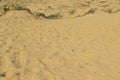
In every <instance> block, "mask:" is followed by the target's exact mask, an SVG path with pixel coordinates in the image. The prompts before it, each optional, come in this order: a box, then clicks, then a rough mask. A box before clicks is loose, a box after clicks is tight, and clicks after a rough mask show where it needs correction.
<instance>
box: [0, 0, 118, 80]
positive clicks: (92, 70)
mask: <svg viewBox="0 0 120 80" xmlns="http://www.w3.org/2000/svg"><path fill="white" fill-rule="evenodd" d="M4 1H5V2H4ZM6 1H7V0H3V2H1V5H3V3H5V4H6ZM9 1H10V0H9ZM21 1H22V0H21ZM35 1H37V0H35ZM41 1H42V0H41ZM46 1H47V0H46ZM49 1H50V2H51V1H52V0H48V1H47V2H49ZM58 1H60V0H58ZM66 1H67V0H66ZM89 1H93V0H89ZM95 1H96V0H95ZM98 1H101V0H98ZM105 1H107V0H105ZM108 1H109V0H108ZM111 1H112V0H111ZM18 2H19V1H18ZM26 2H27V0H26ZM28 2H29V0H28ZM103 2H104V1H103ZM116 2H117V4H118V2H119V1H117V0H116V1H115V3H116ZM32 3H34V4H35V2H34V0H33V2H32ZM32 3H31V4H32ZM94 3H97V2H94ZM112 3H114V0H113V2H112ZM45 4H47V3H45ZM56 4H57V3H56ZM109 5H110V6H111V4H109ZM76 6H77V4H76ZM94 6H95V5H94ZM9 7H11V5H10V6H9ZM113 7H114V6H113ZM29 8H30V7H29ZM77 8H78V7H77ZM99 8H100V7H99ZM3 9H4V8H3V7H2V9H1V10H3ZM89 9H91V8H89ZM110 9H111V8H110ZM115 9H116V7H115ZM117 9H118V8H117ZM30 10H31V12H33V11H32V9H30ZM67 10H68V9H67ZM112 10H113V8H112ZM38 12H39V11H38ZM83 12H84V10H83ZM85 12H86V11H85ZM3 13H4V12H3ZM33 13H34V12H33ZM48 13H49V12H48ZM62 13H64V12H62ZM79 13H80V12H79ZM1 14H2V13H1ZM50 14H51V13H50ZM65 14H66V12H65ZM83 14H84V13H83ZM45 15H46V13H45ZM61 15H62V16H63V17H62V19H45V18H40V17H38V16H35V15H34V14H33V15H32V14H30V12H29V11H26V10H20V11H19V10H14V9H13V7H12V8H11V10H9V11H7V12H6V13H5V14H3V15H1V16H0V80H119V79H120V54H119V53H120V49H119V48H120V45H119V44H120V37H119V36H120V22H119V21H120V12H117V13H114V14H108V13H106V11H101V10H98V11H97V12H96V13H95V14H89V15H85V16H84V17H74V16H72V17H71V16H70V17H69V15H68V16H67V17H66V15H64V14H61ZM73 15H76V14H73Z"/></svg>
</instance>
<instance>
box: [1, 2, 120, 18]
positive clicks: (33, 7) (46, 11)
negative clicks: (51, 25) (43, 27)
mask: <svg viewBox="0 0 120 80" xmlns="http://www.w3.org/2000/svg"><path fill="white" fill-rule="evenodd" d="M0 3H1V5H0V15H1V16H2V15H4V14H5V13H6V12H7V11H9V10H26V11H28V12H29V13H30V14H32V15H34V16H40V17H44V18H48V19H56V18H69V17H76V16H79V17H80V16H85V14H86V13H87V12H89V10H91V9H95V12H97V11H102V12H107V13H116V12H119V11H120V7H119V4H120V2H119V1H117V0H108V1H107V0H105V1H104V0H84V1H82V0H64V1H59V0H58V1H53V0H45V1H39V0H34V1H29V0H24V1H23V0H21V1H18V0H14V1H11V0H7V1H6V0H3V1H1V2H0Z"/></svg>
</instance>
